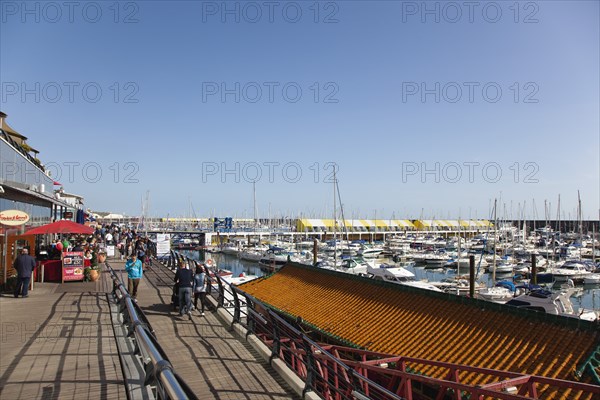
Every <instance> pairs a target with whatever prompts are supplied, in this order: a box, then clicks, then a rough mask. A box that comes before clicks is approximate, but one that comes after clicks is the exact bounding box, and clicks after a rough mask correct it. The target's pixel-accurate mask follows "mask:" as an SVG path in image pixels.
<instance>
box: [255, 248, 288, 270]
mask: <svg viewBox="0 0 600 400" xmlns="http://www.w3.org/2000/svg"><path fill="white" fill-rule="evenodd" d="M289 256H290V255H289V253H288V251H287V250H286V249H284V248H283V247H276V246H271V247H270V248H269V250H267V251H266V252H265V253H264V254H263V255H262V257H261V258H260V260H259V261H258V264H260V265H262V266H264V267H269V268H270V269H271V270H278V269H279V268H281V267H282V266H284V265H285V264H286V263H287V262H288V261H289Z"/></svg>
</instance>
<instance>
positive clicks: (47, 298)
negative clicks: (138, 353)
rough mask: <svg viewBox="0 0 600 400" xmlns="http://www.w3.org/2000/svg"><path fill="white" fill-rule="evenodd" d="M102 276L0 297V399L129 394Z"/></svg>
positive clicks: (104, 279)
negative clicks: (16, 296)
mask: <svg viewBox="0 0 600 400" xmlns="http://www.w3.org/2000/svg"><path fill="white" fill-rule="evenodd" d="M102 275H103V277H102V279H101V280H99V281H98V282H89V283H83V282H72V283H68V284H57V283H45V284H37V283H36V284H35V285H36V286H35V289H34V290H33V291H32V292H30V295H29V297H28V298H26V299H22V298H18V299H15V298H14V297H13V296H12V295H11V294H8V295H7V294H4V295H3V296H2V297H1V298H0V326H1V335H0V398H2V399H78V400H79V399H98V398H102V399H126V398H127V397H126V393H125V387H124V384H123V376H122V373H121V365H120V363H119V357H118V352H117V348H116V344H115V339H114V333H113V328H112V324H111V321H110V309H109V304H108V301H107V297H106V294H105V293H106V292H107V291H108V290H109V287H110V285H109V280H108V279H107V277H106V275H107V274H102Z"/></svg>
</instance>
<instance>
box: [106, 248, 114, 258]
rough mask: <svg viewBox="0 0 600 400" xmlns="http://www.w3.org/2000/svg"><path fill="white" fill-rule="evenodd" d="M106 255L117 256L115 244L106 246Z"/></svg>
mask: <svg viewBox="0 0 600 400" xmlns="http://www.w3.org/2000/svg"><path fill="white" fill-rule="evenodd" d="M106 256H107V257H114V256H115V246H112V245H111V246H106Z"/></svg>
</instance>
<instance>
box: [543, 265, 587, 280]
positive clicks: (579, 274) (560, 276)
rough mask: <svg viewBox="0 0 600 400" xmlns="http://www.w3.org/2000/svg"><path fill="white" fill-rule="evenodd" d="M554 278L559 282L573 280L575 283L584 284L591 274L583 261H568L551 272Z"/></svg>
mask: <svg viewBox="0 0 600 400" xmlns="http://www.w3.org/2000/svg"><path fill="white" fill-rule="evenodd" d="M550 272H552V276H553V277H554V279H555V280H556V281H557V282H564V281H568V280H569V279H571V280H572V281H573V282H583V280H584V278H585V277H586V276H587V275H589V274H591V273H592V272H591V271H589V270H588V269H587V267H586V265H585V264H584V263H583V262H581V261H573V260H567V261H565V262H564V264H562V265H560V266H559V267H557V268H554V269H553V270H551V271H550Z"/></svg>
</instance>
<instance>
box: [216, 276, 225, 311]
mask: <svg viewBox="0 0 600 400" xmlns="http://www.w3.org/2000/svg"><path fill="white" fill-rule="evenodd" d="M215 274H216V271H215ZM215 276H216V277H217V284H218V285H219V298H218V299H217V307H223V305H224V304H225V288H224V287H223V282H222V281H221V277H219V276H218V275H215Z"/></svg>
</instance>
